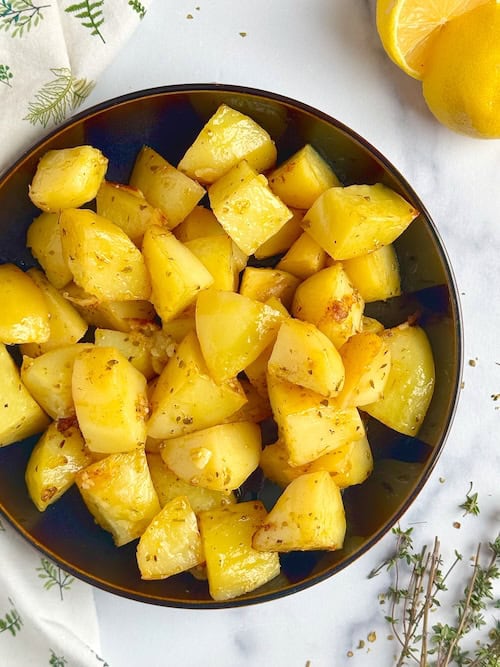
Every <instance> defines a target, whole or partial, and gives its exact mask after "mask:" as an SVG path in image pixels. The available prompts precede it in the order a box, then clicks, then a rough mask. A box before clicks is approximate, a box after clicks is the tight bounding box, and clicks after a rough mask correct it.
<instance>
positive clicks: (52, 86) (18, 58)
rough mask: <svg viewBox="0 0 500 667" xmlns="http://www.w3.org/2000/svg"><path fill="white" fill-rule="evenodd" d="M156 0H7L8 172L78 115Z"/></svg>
mask: <svg viewBox="0 0 500 667" xmlns="http://www.w3.org/2000/svg"><path fill="white" fill-rule="evenodd" d="M151 3H152V0H141V2H139V1H138V0H0V174H1V173H2V172H3V171H4V170H5V169H6V168H7V167H8V166H9V165H10V164H11V163H12V162H13V161H14V160H15V159H16V158H17V157H19V156H20V154H21V153H22V151H24V150H25V149H27V148H29V147H30V146H31V145H32V144H33V143H34V142H35V141H37V140H38V139H40V138H42V137H43V136H44V135H45V134H46V133H47V132H48V131H49V130H50V129H52V128H53V127H54V126H56V125H58V124H60V123H61V122H62V121H63V120H65V119H66V118H68V117H70V116H71V115H72V114H73V113H74V112H75V110H76V109H78V107H79V106H80V105H81V104H82V102H83V101H84V100H85V98H86V97H87V96H88V95H89V93H90V92H91V90H92V88H93V87H94V84H95V82H96V79H97V77H98V76H99V74H100V73H101V72H102V71H103V70H104V68H105V67H106V65H107V64H108V63H109V62H110V61H111V60H112V59H113V58H114V57H115V56H116V54H117V52H118V51H119V49H120V48H121V47H122V46H123V44H124V42H125V41H126V39H127V38H128V37H129V36H130V35H131V33H132V31H133V30H134V29H135V28H136V27H137V26H139V25H140V23H141V20H142V19H143V18H145V17H146V15H147V11H148V9H149V6H150V5H151Z"/></svg>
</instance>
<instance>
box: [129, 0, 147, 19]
mask: <svg viewBox="0 0 500 667" xmlns="http://www.w3.org/2000/svg"><path fill="white" fill-rule="evenodd" d="M128 4H129V5H130V6H131V7H132V9H133V10H134V12H137V14H139V18H140V19H141V21H142V19H143V18H144V17H145V15H146V7H144V5H143V4H141V3H140V2H137V0H129V1H128Z"/></svg>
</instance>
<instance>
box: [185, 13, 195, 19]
mask: <svg viewBox="0 0 500 667" xmlns="http://www.w3.org/2000/svg"><path fill="white" fill-rule="evenodd" d="M186 18H187V19H194V16H193V15H192V14H186Z"/></svg>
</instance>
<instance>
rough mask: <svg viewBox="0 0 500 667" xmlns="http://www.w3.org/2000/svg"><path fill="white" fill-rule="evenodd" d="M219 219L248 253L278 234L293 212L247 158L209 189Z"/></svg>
mask: <svg viewBox="0 0 500 667" xmlns="http://www.w3.org/2000/svg"><path fill="white" fill-rule="evenodd" d="M208 196H209V198H210V205H211V207H212V210H213V212H214V213H215V216H216V218H217V220H218V221H219V222H220V224H221V225H222V226H223V227H224V229H225V230H226V232H227V233H228V234H229V236H230V237H231V238H232V239H233V241H234V242H235V243H236V245H237V246H238V247H239V248H241V250H243V252H244V253H246V254H247V255H251V254H252V253H253V252H254V251H255V250H257V248H258V247H259V246H261V245H262V244H263V243H264V242H265V241H267V240H268V239H269V238H271V236H273V235H274V234H276V233H277V232H278V231H279V230H280V229H281V228H282V227H283V225H284V224H285V223H286V222H287V221H288V220H290V218H291V217H292V215H293V213H292V212H291V211H290V209H289V208H288V207H287V206H285V204H283V202H282V201H281V199H279V197H277V196H276V195H275V194H274V193H273V192H272V191H271V189H270V188H269V186H268V184H267V179H266V177H265V176H264V175H263V174H259V173H258V172H256V171H255V169H253V168H252V167H251V166H250V165H249V164H248V163H247V162H246V161H245V160H242V161H241V162H239V163H238V164H237V165H236V166H234V167H232V169H230V170H229V171H228V172H227V173H226V174H224V176H222V177H221V178H219V180H217V181H216V182H215V183H214V184H213V185H211V186H210V188H209V189H208Z"/></svg>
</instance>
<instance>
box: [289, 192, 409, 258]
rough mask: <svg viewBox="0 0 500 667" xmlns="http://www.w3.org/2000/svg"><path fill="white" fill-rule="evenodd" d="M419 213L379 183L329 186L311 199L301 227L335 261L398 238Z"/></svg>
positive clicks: (363, 253) (363, 252) (370, 250)
mask: <svg viewBox="0 0 500 667" xmlns="http://www.w3.org/2000/svg"><path fill="white" fill-rule="evenodd" d="M417 215H418V211H417V210H416V209H415V207H414V206H412V205H411V204H410V203H409V202H407V201H406V200H405V199H403V197H401V195H399V194H398V193H397V192H394V190H391V188H388V187H387V186H385V185H382V183H376V184H375V185H349V186H348V187H345V188H342V187H333V188H329V189H328V190H326V191H325V192H323V194H322V195H320V196H319V197H318V199H317V200H316V201H315V202H314V204H313V205H312V206H311V208H310V209H309V210H308V211H307V213H306V214H305V216H304V218H303V220H302V226H303V227H304V229H305V230H306V232H307V233H308V234H310V235H311V236H312V237H313V239H314V240H315V241H316V242H317V243H319V245H320V246H321V247H322V248H323V249H324V250H326V252H327V253H328V254H329V255H330V256H331V257H333V258H334V259H337V260H343V259H351V257H359V256H360V255H366V254H367V253H369V252H372V251H373V250H377V248H380V247H381V246H384V245H388V244H389V243H392V242H393V241H395V240H396V239H397V237H398V236H400V234H402V233H403V232H404V230H405V229H406V228H407V227H408V225H409V224H410V222H412V220H414V219H415V218H416V217H417Z"/></svg>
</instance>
